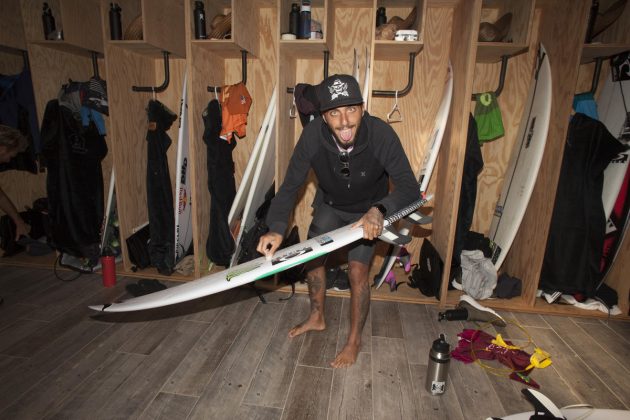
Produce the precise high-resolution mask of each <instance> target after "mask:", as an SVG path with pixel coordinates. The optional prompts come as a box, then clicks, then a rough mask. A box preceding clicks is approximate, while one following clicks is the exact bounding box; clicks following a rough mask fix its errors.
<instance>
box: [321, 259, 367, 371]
mask: <svg viewBox="0 0 630 420" xmlns="http://www.w3.org/2000/svg"><path fill="white" fill-rule="evenodd" d="M348 268H349V270H348V271H349V273H348V277H349V278H350V334H348V341H347V342H346V345H345V346H344V348H343V349H342V350H341V352H340V353H339V354H338V355H337V357H336V358H335V360H333V361H332V362H331V363H330V365H331V366H332V367H334V368H344V367H348V366H352V365H353V364H354V362H356V360H357V355H358V354H359V350H360V348H361V332H362V331H363V326H364V325H365V320H366V319H367V314H368V312H369V310H370V285H369V283H368V272H369V266H368V265H366V264H363V263H360V262H357V261H350V263H349V264H348Z"/></svg>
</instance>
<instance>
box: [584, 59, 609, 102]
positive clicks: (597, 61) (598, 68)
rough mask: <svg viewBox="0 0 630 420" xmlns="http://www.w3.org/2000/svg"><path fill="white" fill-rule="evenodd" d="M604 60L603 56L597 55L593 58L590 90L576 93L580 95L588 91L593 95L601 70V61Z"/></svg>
mask: <svg viewBox="0 0 630 420" xmlns="http://www.w3.org/2000/svg"><path fill="white" fill-rule="evenodd" d="M603 62H604V57H597V58H596V59H595V71H594V72H593V81H592V82H591V90H587V91H586V92H582V93H578V95H582V94H585V93H590V94H591V95H595V91H597V85H598V84H599V75H600V73H601V72H602V63H603Z"/></svg>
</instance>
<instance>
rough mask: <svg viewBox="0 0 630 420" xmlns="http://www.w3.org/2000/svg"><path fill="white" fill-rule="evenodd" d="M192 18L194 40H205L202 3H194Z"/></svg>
mask: <svg viewBox="0 0 630 420" xmlns="http://www.w3.org/2000/svg"><path fill="white" fill-rule="evenodd" d="M193 17H194V20H195V39H206V38H208V35H207V34H206V12H205V10H204V9H203V2H202V1H196V2H195V10H194V11H193Z"/></svg>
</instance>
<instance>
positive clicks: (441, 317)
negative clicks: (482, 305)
mask: <svg viewBox="0 0 630 420" xmlns="http://www.w3.org/2000/svg"><path fill="white" fill-rule="evenodd" d="M467 319H468V310H467V309H466V308H455V309H449V310H447V311H444V312H439V313H438V321H466V320H467Z"/></svg>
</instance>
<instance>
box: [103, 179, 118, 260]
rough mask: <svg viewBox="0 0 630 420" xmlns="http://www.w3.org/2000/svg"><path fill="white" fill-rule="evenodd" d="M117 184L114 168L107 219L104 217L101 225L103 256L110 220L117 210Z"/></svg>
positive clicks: (110, 181)
mask: <svg viewBox="0 0 630 420" xmlns="http://www.w3.org/2000/svg"><path fill="white" fill-rule="evenodd" d="M115 182H116V175H115V172H114V168H112V173H111V175H110V177H109V191H108V193H107V204H106V205H105V217H103V224H102V225H101V254H102V253H103V251H104V250H105V243H106V242H107V238H108V236H109V235H110V232H109V229H110V226H109V223H110V218H111V217H112V216H113V211H115V210H116V192H115V185H116V184H115ZM112 206H113V207H112Z"/></svg>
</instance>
